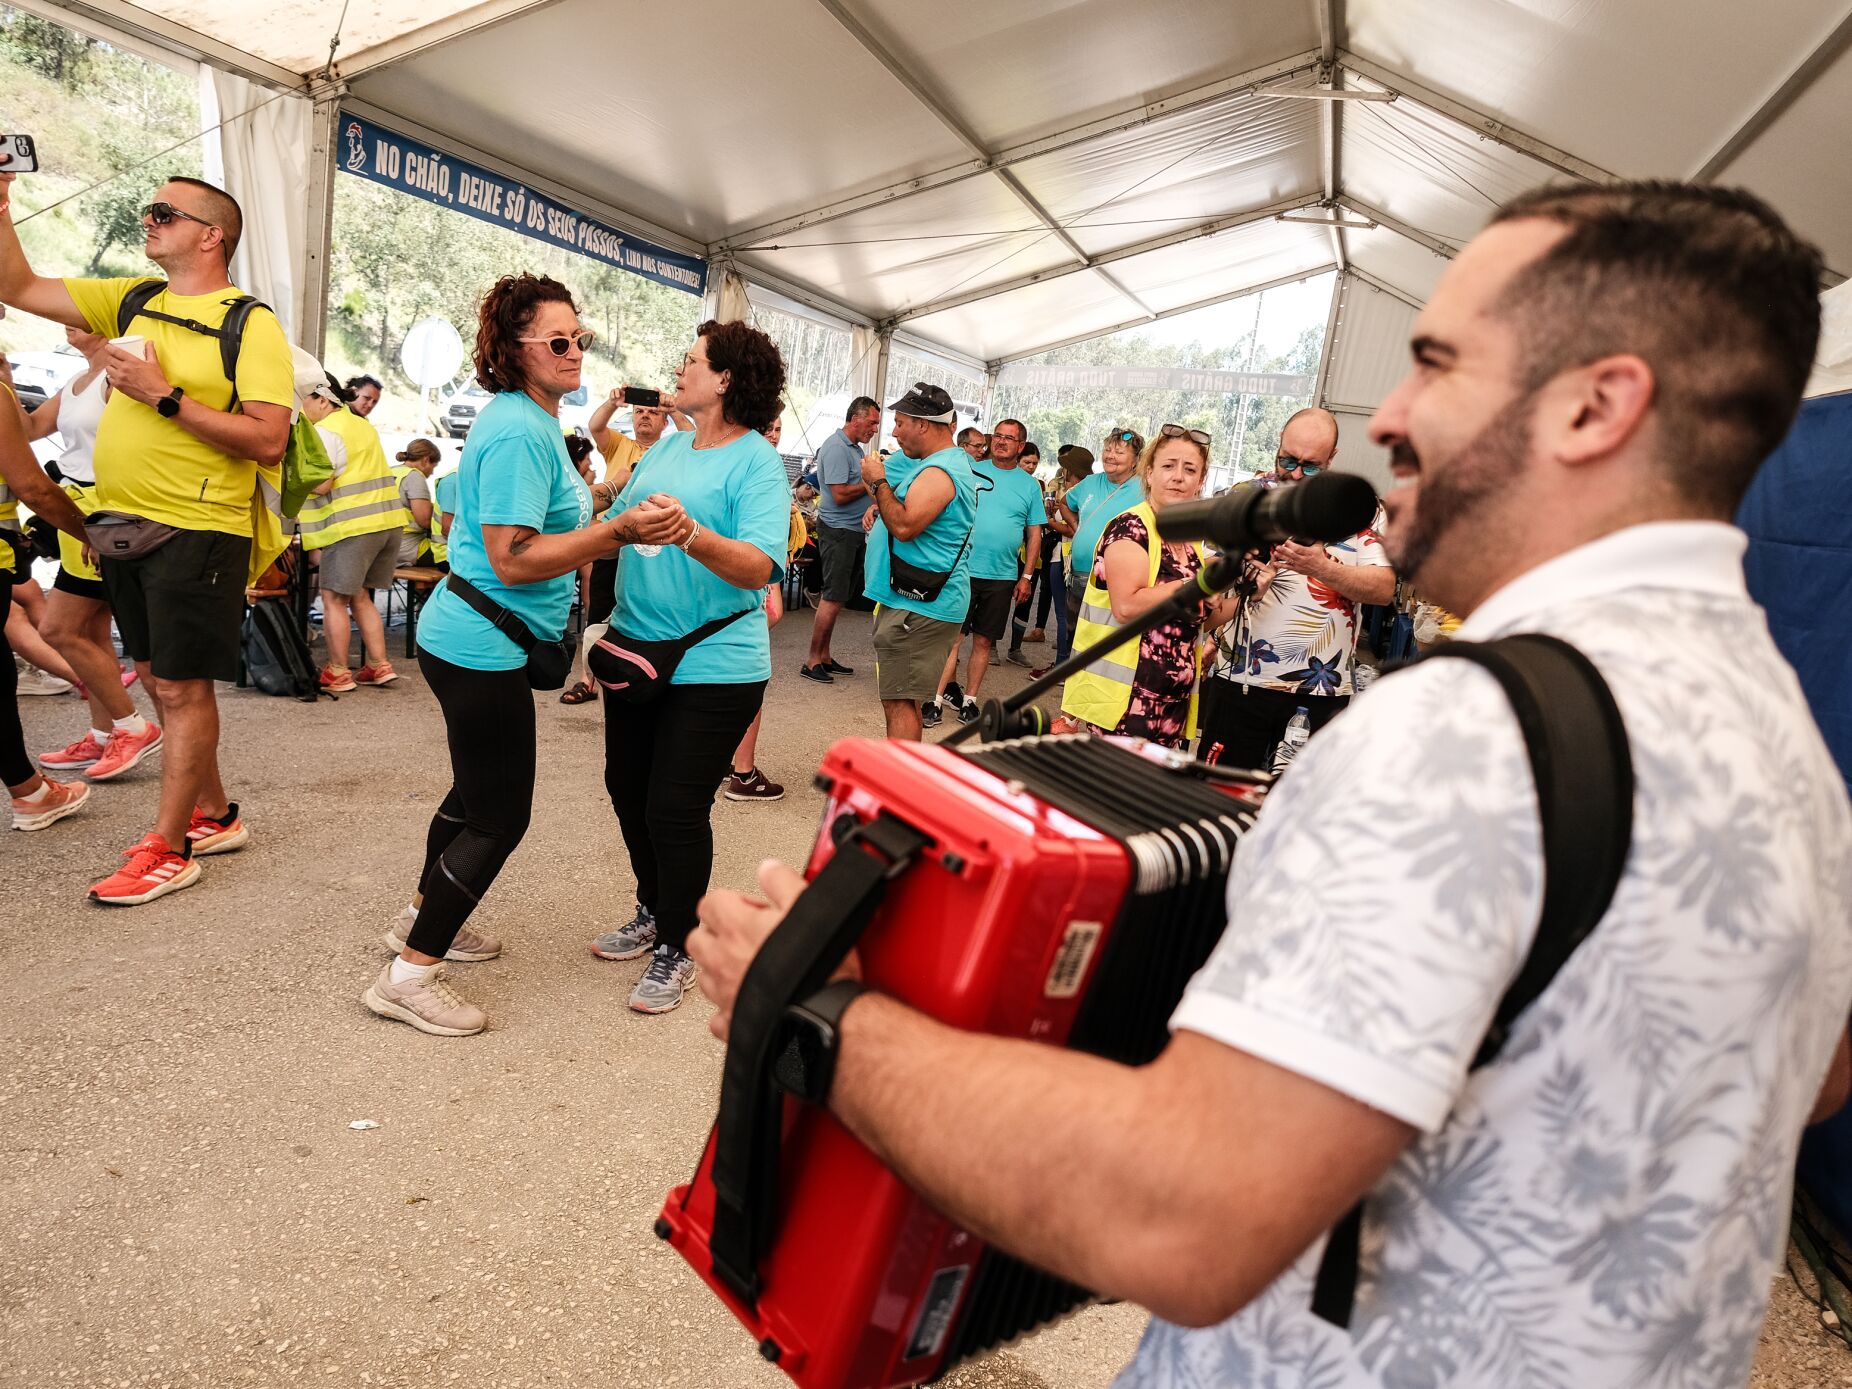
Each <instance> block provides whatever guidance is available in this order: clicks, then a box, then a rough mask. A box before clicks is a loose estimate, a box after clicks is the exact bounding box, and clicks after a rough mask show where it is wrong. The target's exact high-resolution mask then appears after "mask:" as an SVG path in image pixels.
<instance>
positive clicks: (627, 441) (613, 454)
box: [598, 429, 643, 478]
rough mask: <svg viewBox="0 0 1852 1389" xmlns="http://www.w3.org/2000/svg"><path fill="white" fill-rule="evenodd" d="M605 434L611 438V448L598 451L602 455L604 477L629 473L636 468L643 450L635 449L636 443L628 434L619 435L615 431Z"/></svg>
mask: <svg viewBox="0 0 1852 1389" xmlns="http://www.w3.org/2000/svg"><path fill="white" fill-rule="evenodd" d="M607 432H608V433H609V434H610V436H611V447H610V448H608V449H599V450H598V452H600V453H602V454H603V455H604V464H605V466H604V475H605V476H606V477H607V478H610V477H614V476H616V475H617V474H619V473H626V474H627V473H629V471H630V470H631V469H632V468H634V467H636V466H637V460H638V459H639V458H641V457H642V456H643V450H642V449H640V448H638V447H637V441H636V440H635V439H633V438H631V437H630V436H629V435H628V434H620V433H619V432H618V431H617V430H615V429H613V430H609V431H607Z"/></svg>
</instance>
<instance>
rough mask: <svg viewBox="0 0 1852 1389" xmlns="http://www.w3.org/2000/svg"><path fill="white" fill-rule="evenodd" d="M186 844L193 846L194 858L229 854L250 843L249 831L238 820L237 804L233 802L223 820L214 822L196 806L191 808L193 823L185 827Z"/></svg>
mask: <svg viewBox="0 0 1852 1389" xmlns="http://www.w3.org/2000/svg"><path fill="white" fill-rule="evenodd" d="M186 839H187V843H188V844H190V845H192V846H193V857H194V858H205V857H206V856H207V855H208V854H229V853H230V852H231V851H232V850H233V849H242V848H243V847H244V846H245V845H246V844H249V843H250V842H251V831H250V830H249V829H248V828H246V826H245V823H244V821H242V820H240V819H239V818H238V802H236V801H233V802H232V803H231V804H230V805H229V806H228V807H227V808H226V811H225V818H224V819H222V820H215V819H213V818H212V817H211V816H210V815H208V814H206V812H205V811H203V810H201V809H200V808H199V807H198V806H194V807H193V823H192V824H190V825H188V826H187V827H186Z"/></svg>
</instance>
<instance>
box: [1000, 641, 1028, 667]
mask: <svg viewBox="0 0 1852 1389" xmlns="http://www.w3.org/2000/svg"><path fill="white" fill-rule="evenodd" d="M1003 659H1004V660H1006V661H1008V662H1009V663H1010V664H1011V665H1013V666H1030V665H1033V664H1035V663H1034V662H1033V661H1031V660H1030V659H1029V658H1028V657H1027V656H1025V655H1024V654H1023V650H1022V648H1021V647H1020V646H1012V647H1011V648H1010V649H1009V650H1008V651H1005V652H1004V653H1003Z"/></svg>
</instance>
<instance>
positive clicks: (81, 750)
mask: <svg viewBox="0 0 1852 1389" xmlns="http://www.w3.org/2000/svg"><path fill="white" fill-rule="evenodd" d="M102 760H103V744H101V743H99V742H98V741H97V740H96V734H95V733H93V732H91V731H90V730H89V729H87V728H86V729H85V730H84V736H83V737H81V738H79V739H78V740H77V741H76V742H75V743H72V744H71V745H70V746H69V747H68V748H59V749H58V750H57V751H56V752H42V753H40V754H39V766H41V767H50V768H51V769H52V770H54V771H59V772H68V771H72V770H74V769H76V768H78V767H94V766H95V765H96V764H97V763H98V762H101V761H102Z"/></svg>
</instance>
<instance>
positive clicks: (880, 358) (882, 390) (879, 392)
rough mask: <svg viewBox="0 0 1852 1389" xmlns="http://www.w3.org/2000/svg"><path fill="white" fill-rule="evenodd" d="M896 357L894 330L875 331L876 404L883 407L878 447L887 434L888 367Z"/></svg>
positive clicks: (877, 439) (881, 329)
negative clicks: (894, 356)
mask: <svg viewBox="0 0 1852 1389" xmlns="http://www.w3.org/2000/svg"><path fill="white" fill-rule="evenodd" d="M893 355H894V330H893V329H892V328H879V329H876V331H875V402H876V403H877V404H878V405H880V407H881V423H880V425H879V426H877V432H876V434H875V444H876V446H877V447H878V446H879V445H880V443H881V440H882V438H883V437H884V436H885V435H886V434H887V428H888V424H887V422H888V409H887V367H888V363H889V361H891V360H892V358H893Z"/></svg>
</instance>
